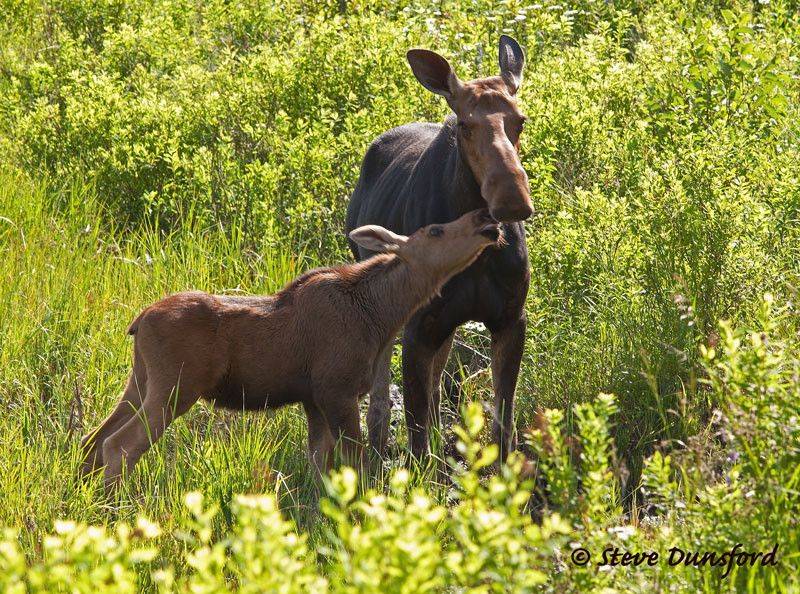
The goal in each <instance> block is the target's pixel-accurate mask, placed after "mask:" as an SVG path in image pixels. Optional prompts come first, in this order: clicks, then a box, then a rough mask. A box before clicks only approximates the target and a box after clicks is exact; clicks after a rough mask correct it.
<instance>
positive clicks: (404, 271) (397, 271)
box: [360, 255, 447, 343]
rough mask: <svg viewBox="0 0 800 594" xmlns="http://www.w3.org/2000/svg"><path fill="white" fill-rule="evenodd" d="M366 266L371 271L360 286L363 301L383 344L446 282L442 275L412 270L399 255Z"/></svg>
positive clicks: (368, 271) (367, 271) (373, 329)
mask: <svg viewBox="0 0 800 594" xmlns="http://www.w3.org/2000/svg"><path fill="white" fill-rule="evenodd" d="M365 264H367V265H369V266H370V269H369V270H366V271H365V274H364V277H363V280H362V283H360V284H361V286H362V290H361V295H362V300H361V302H362V305H363V308H364V313H365V315H366V317H367V318H368V321H369V323H370V325H371V326H372V328H371V329H372V331H373V332H375V333H377V335H378V337H379V338H380V341H381V342H382V343H384V342H388V341H390V340H392V338H394V336H395V335H396V334H397V333H398V332H399V331H400V328H402V327H403V326H404V325H405V324H406V322H408V319H409V318H410V317H411V316H412V315H413V314H414V312H415V311H416V310H417V309H419V308H420V307H422V306H423V305H425V304H426V303H427V302H428V301H430V300H431V299H432V298H433V297H434V296H435V295H436V292H437V291H438V290H439V288H440V287H441V286H442V284H444V281H445V280H447V277H446V276H445V275H442V274H432V273H430V272H429V271H420V270H416V269H413V268H412V267H411V265H409V264H408V263H407V262H405V261H403V260H401V259H400V258H398V257H397V256H385V255H384V256H376V257H373V258H371V259H369V260H367V261H366V262H365Z"/></svg>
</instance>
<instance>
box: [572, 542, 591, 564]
mask: <svg viewBox="0 0 800 594" xmlns="http://www.w3.org/2000/svg"><path fill="white" fill-rule="evenodd" d="M571 557H572V563H574V564H575V565H580V566H581V567H583V566H584V565H587V564H588V563H589V551H587V550H586V549H583V548H580V547H578V548H577V549H572V555H571Z"/></svg>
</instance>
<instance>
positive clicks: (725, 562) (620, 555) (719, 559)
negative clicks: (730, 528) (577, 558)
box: [579, 543, 778, 579]
mask: <svg viewBox="0 0 800 594" xmlns="http://www.w3.org/2000/svg"><path fill="white" fill-rule="evenodd" d="M583 550H585V549H583ZM667 552H668V555H665V556H664V559H665V560H666V562H667V564H668V565H670V566H671V567H675V566H677V565H685V566H687V567H696V568H698V569H701V568H704V567H722V568H724V569H723V571H722V576H721V577H722V578H723V579H724V578H726V577H728V575H729V574H730V572H731V569H733V567H734V565H737V566H739V567H744V566H745V565H750V566H751V567H752V566H755V565H756V564H759V565H762V566H764V567H768V566H775V565H777V564H778V558H777V555H778V545H777V543H776V544H775V546H774V547H773V549H772V550H771V551H768V552H749V551H745V550H743V548H742V544H741V543H738V544H736V545H734V546H733V547H732V548H731V549H730V550H728V551H689V550H684V549H681V548H678V547H672V548H671V549H669V550H668V551H667ZM660 560H661V558H660V556H659V554H658V553H657V552H656V551H642V552H638V553H631V552H629V551H621V550H620V549H619V547H615V546H611V545H608V546H607V547H606V548H605V549H603V555H602V559H600V560H599V561H598V563H597V566H598V567H603V566H611V567H613V566H617V565H626V566H631V565H651V566H652V565H656V564H657V563H658V562H659V561H660ZM579 564H584V563H579Z"/></svg>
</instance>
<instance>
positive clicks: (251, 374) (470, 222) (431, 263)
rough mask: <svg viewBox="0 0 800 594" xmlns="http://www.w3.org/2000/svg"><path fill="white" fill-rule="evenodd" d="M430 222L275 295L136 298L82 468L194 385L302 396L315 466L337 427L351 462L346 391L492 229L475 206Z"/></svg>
mask: <svg viewBox="0 0 800 594" xmlns="http://www.w3.org/2000/svg"><path fill="white" fill-rule="evenodd" d="M432 227H437V232H436V234H435V235H434V234H433V233H431V232H430V228H423V229H421V230H420V231H418V232H417V233H415V234H414V235H413V236H411V237H410V238H404V237H402V236H394V238H396V239H397V240H398V242H399V244H398V245H396V246H394V245H391V246H388V247H387V249H390V250H391V251H393V252H395V253H393V254H379V255H376V256H374V257H373V258H370V259H369V260H366V261H363V262H359V263H356V264H350V265H346V266H339V267H335V268H320V269H317V270H313V271H310V272H307V273H306V274H303V275H302V276H300V277H298V278H297V279H295V280H294V281H293V282H291V283H290V284H289V285H287V286H286V287H285V288H284V289H283V290H282V291H280V292H279V293H277V294H276V295H271V296H265V297H238V296H236V297H234V296H224V295H209V294H207V293H202V292H198V291H194V292H186V293H178V294H175V295H171V296H169V297H166V298H165V299H162V300H161V301H158V302H156V303H154V304H153V305H151V306H150V307H148V308H147V309H145V310H144V311H143V312H142V313H141V314H140V315H139V316H138V317H137V318H136V319H135V320H134V322H133V323H132V324H131V325H130V327H129V328H128V332H129V333H130V334H132V335H134V357H133V360H134V362H133V371H132V373H131V375H130V378H129V380H128V385H127V387H126V389H125V392H124V394H123V397H122V400H121V401H120V403H119V404H118V405H117V407H116V408H115V410H114V411H113V412H112V413H111V414H110V415H109V416H108V417H107V418H106V420H105V421H104V422H103V423H102V424H101V425H100V427H98V428H97V429H96V430H95V431H93V432H92V433H90V434H89V435H87V436H85V437H84V440H83V447H84V451H85V452H86V460H85V464H84V466H83V469H82V470H83V472H91V471H93V470H95V469H97V468H100V467H103V466H105V479H106V484H107V485H108V486H109V487H110V486H113V485H114V484H116V482H117V481H118V480H119V477H120V475H121V473H122V471H123V467H125V468H127V469H128V470H130V469H131V468H132V467H133V465H134V464H135V463H136V461H137V460H138V459H139V458H140V457H141V455H142V454H144V452H145V451H147V449H149V447H150V445H151V444H152V443H154V442H155V441H156V440H157V439H158V438H159V437H160V436H161V435H162V434H163V432H164V430H165V429H166V427H167V426H168V425H169V423H170V422H171V421H172V420H174V419H175V418H177V417H178V416H180V415H182V414H183V413H185V412H186V411H187V410H189V408H190V407H191V406H192V405H194V403H195V402H197V400H198V399H199V398H201V397H202V398H205V399H208V400H212V401H214V402H215V403H216V404H217V405H218V406H221V407H225V408H231V409H239V410H257V409H264V408H275V407H278V406H282V405H285V404H291V403H298V402H299V403H302V404H303V406H304V408H305V410H306V413H307V416H308V433H309V455H310V457H311V459H312V461H313V462H314V464H315V465H316V467H317V468H318V469H319V470H323V469H326V468H327V467H328V465H329V463H330V461H331V454H332V449H333V447H334V444H335V442H336V441H337V440H339V439H342V441H343V454H344V455H345V456H346V457H347V459H348V461H350V462H359V461H360V459H361V455H362V452H361V446H360V444H361V431H360V424H359V415H358V398H359V397H360V396H362V395H363V394H365V393H366V392H367V391H368V390H369V388H370V386H371V384H372V382H373V379H374V375H375V363H376V359H377V357H378V355H379V354H380V353H381V352H382V351H383V350H384V349H385V348H386V346H387V345H388V344H389V343H390V342H391V341H392V340H393V339H394V336H395V335H396V334H397V332H398V330H399V329H400V328H401V327H402V326H403V324H405V323H406V322H407V320H408V318H409V317H410V316H411V315H412V314H413V313H414V312H415V311H416V310H417V309H418V308H419V307H420V306H421V305H423V304H424V303H426V302H427V301H428V300H429V299H430V298H431V297H433V295H435V293H436V291H437V290H439V288H440V287H441V286H442V284H444V283H445V282H446V281H447V280H448V279H449V278H450V277H452V276H453V275H454V274H456V273H458V272H460V271H461V270H463V269H464V268H466V267H467V266H469V265H470V264H471V263H472V262H473V261H474V260H475V258H477V256H478V255H479V254H480V253H481V252H482V251H483V249H484V248H485V247H487V246H488V245H491V244H493V243H495V242H496V241H497V239H498V238H497V236H496V234H497V233H498V230H497V226H496V224H495V223H494V222H493V221H492V220H491V219H490V218H489V216H488V213H487V212H486V211H476V212H473V213H468V214H466V215H464V216H463V217H461V218H460V219H458V220H456V221H453V222H452V223H449V224H447V225H435V226H432ZM363 229H366V228H362V229H359V230H356V231H354V232H353V234H357V233H358V232H359V231H362V232H363ZM439 230H441V232H439ZM380 231H383V232H385V230H382V229H380ZM385 233H388V232H385Z"/></svg>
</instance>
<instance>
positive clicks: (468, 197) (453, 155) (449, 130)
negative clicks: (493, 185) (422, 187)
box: [442, 115, 486, 218]
mask: <svg viewBox="0 0 800 594" xmlns="http://www.w3.org/2000/svg"><path fill="white" fill-rule="evenodd" d="M442 133H443V134H446V135H447V136H448V142H449V143H450V146H451V147H452V148H451V150H450V154H449V156H448V159H447V164H446V166H445V168H444V176H443V179H442V184H443V188H444V189H445V192H444V194H445V196H446V203H447V208H448V211H449V212H448V214H449V215H451V216H452V217H453V218H457V217H459V216H461V215H462V214H465V213H467V212H469V211H471V210H475V209H478V208H486V200H484V198H483V196H482V195H481V187H480V184H478V180H476V179H475V174H474V173H472V169H471V168H470V166H469V163H467V158H466V155H465V154H464V153H463V151H462V150H461V147H460V146H459V141H458V136H457V133H456V118H455V116H452V115H451V116H450V117H448V118H447V120H446V121H445V124H444V127H443V128H442Z"/></svg>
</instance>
